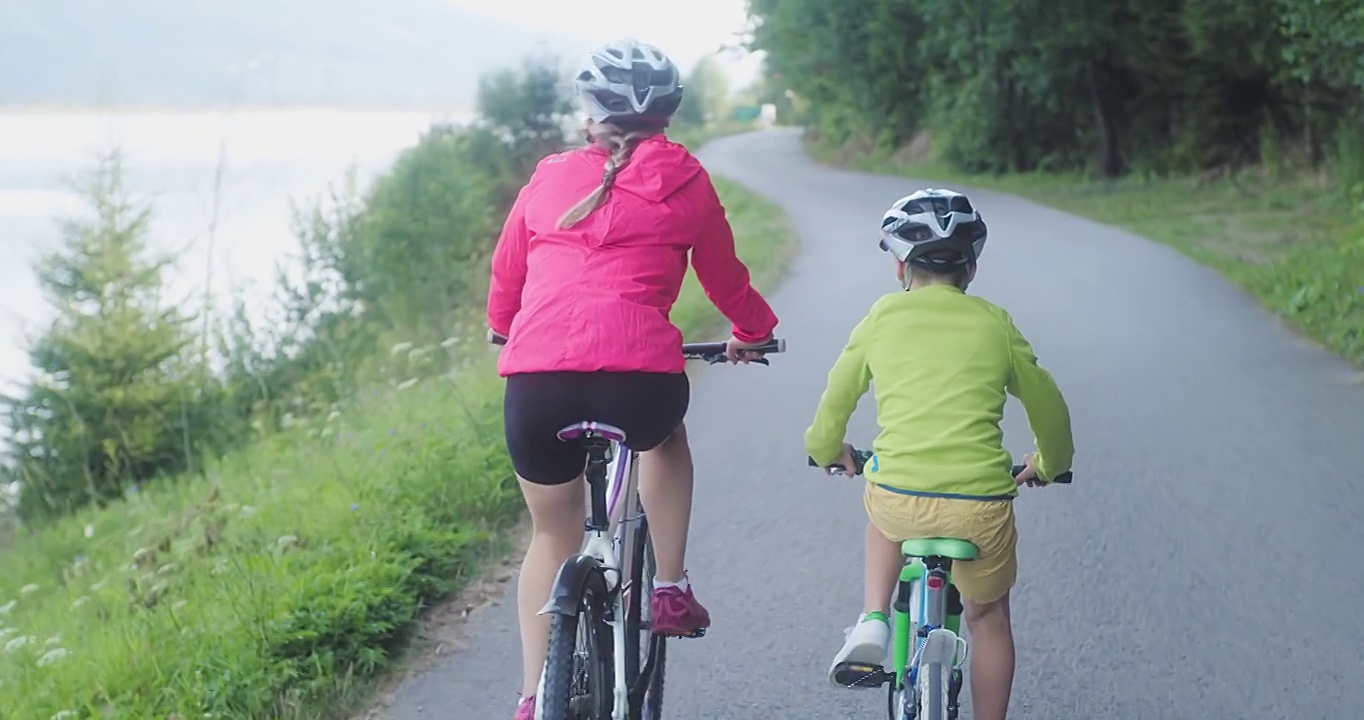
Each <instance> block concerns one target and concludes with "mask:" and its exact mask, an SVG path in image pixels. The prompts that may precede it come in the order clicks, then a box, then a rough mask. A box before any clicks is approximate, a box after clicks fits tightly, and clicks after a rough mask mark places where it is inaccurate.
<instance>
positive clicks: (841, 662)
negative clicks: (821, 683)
mask: <svg viewBox="0 0 1364 720" xmlns="http://www.w3.org/2000/svg"><path fill="white" fill-rule="evenodd" d="M885 661H886V648H885V647H884V646H882V645H877V644H875V643H871V642H867V643H862V644H860V645H854V646H853V647H852V649H851V650H849V651H848V654H847V655H841V654H840V656H839V657H837V658H835V659H834V663H833V665H831V666H829V682H830V683H832V684H834V685H837V686H838V687H841V688H873V687H880V686H881V681H880V677H879V676H880V674H881V672H882V671H883V669H884V666H883V663H885Z"/></svg>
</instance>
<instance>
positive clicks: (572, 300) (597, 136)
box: [488, 40, 777, 720]
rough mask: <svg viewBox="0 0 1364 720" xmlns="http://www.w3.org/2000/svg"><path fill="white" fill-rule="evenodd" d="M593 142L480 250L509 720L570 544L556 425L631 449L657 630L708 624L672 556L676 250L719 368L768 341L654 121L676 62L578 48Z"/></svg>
mask: <svg viewBox="0 0 1364 720" xmlns="http://www.w3.org/2000/svg"><path fill="white" fill-rule="evenodd" d="M574 87H575V90H576V91H577V94H578V96H579V97H580V99H581V101H582V103H583V105H584V108H585V109H586V111H587V115H588V123H587V127H586V133H587V139H588V141H589V145H588V146H587V147H585V148H582V149H578V150H572V151H568V152H564V153H559V154H556V155H552V156H550V157H548V158H545V159H544V160H542V161H541V162H540V163H539V165H538V166H537V167H536V169H535V173H534V174H533V175H532V177H531V179H530V181H529V182H528V183H527V184H526V186H525V187H523V188H522V189H521V192H520V193H519V194H518V196H517V198H516V202H515V204H514V205H513V206H512V210H511V214H510V216H509V217H508V218H507V222H506V225H505V226H504V227H503V230H502V236H501V238H499V240H498V244H497V249H496V250H495V251H494V253H493V259H492V287H491V290H490V291H489V294H488V324H489V326H490V327H491V329H492V330H493V331H494V332H496V333H498V334H500V335H504V336H506V337H507V338H508V342H507V345H506V347H505V348H504V349H503V351H502V356H501V358H500V359H499V361H498V372H499V374H501V375H502V376H504V377H506V379H507V386H506V398H505V417H506V421H505V425H506V427H505V430H506V440H507V450H508V452H509V453H510V455H511V459H512V465H513V467H515V469H516V474H517V476H518V478H519V479H520V485H521V492H522V494H523V495H524V496H525V498H526V505H527V507H528V508H529V510H530V516H531V522H532V525H533V535H532V537H531V542H530V547H529V549H528V550H527V551H526V557H525V560H524V562H523V563H522V566H521V576H520V581H519V583H518V588H517V604H518V608H519V612H520V623H521V653H522V662H523V664H524V666H523V670H524V677H523V679H522V687H521V693H520V697H521V700H520V701H519V702H518V707H517V712H516V718H517V720H528V719H529V718H532V717H534V711H535V698H534V693H535V691H536V686H537V685H538V683H539V680H540V673H541V669H542V667H543V665H544V660H545V654H546V651H547V645H548V643H549V619H548V618H546V617H540V616H538V615H537V613H538V612H539V610H540V608H541V607H542V606H543V605H544V603H545V601H546V599H547V598H548V597H549V591H550V586H551V585H552V583H553V581H554V577H555V574H556V572H557V571H558V568H559V566H560V565H562V564H563V562H564V561H565V560H567V559H568V558H569V557H570V556H571V555H572V554H573V553H575V552H577V551H578V549H579V546H580V544H581V542H582V536H583V521H584V510H583V507H584V503H585V482H584V481H583V469H584V466H585V464H586V454H585V452H584V451H583V450H581V449H579V448H577V447H576V446H573V445H570V444H567V443H563V442H560V441H559V440H558V438H557V437H556V432H557V431H558V430H559V429H560V428H562V427H564V426H565V425H568V424H571V423H574V422H578V421H582V420H596V421H600V422H604V423H609V424H611V425H615V426H617V427H619V428H621V429H622V430H624V431H625V433H626V435H627V437H628V438H629V440H628V442H629V444H630V446H631V447H632V448H633V449H635V450H636V451H639V452H640V466H639V473H640V484H639V492H640V496H641V500H642V502H643V503H644V508H645V511H646V512H648V513H649V531H650V535H651V536H652V538H653V544H654V553H655V557H656V567H657V570H656V579H655V581H654V589H653V593H652V597H651V600H650V607H651V610H652V612H653V616H652V622H653V631H654V632H655V633H657V634H660V635H671V636H679V635H689V634H692V633H693V632H695V631H696V630H698V629H702V628H706V627H708V626H709V624H710V616H709V613H707V612H706V609H705V608H704V607H702V606H701V604H700V603H699V602H697V600H696V597H695V595H694V594H693V592H692V589H691V585H690V583H689V582H688V578H687V573H686V567H685V552H686V545H687V527H688V524H689V522H690V519H691V501H692V461H691V450H690V448H689V447H688V446H687V436H686V432H685V429H684V428H683V425H682V420H683V416H684V415H685V414H686V412H687V405H688V402H689V398H690V388H689V385H688V383H687V376H686V374H685V360H684V359H683V357H682V352H681V345H682V334H681V332H680V331H679V330H678V329H677V328H676V327H675V326H674V325H673V324H672V322H671V321H670V320H669V318H668V314H669V311H670V310H671V308H672V305H673V303H674V302H675V301H676V299H677V294H678V291H679V290H680V289H681V285H682V280H683V278H684V277H685V275H686V271H687V255H688V252H690V254H691V263H692V266H693V267H694V268H695V270H696V276H697V279H698V280H700V281H701V284H702V286H703V287H704V288H705V290H706V295H707V297H709V298H710V300H711V301H712V302H713V303H715V306H716V307H717V308H718V309H719V310H720V311H721V312H722V313H723V314H724V315H725V316H726V317H727V318H729V320H730V321H731V323H732V325H733V337H732V338H731V339H730V340H729V341H728V348H727V355H728V356H729V359H730V361H731V362H735V361H747V360H748V359H751V353H746V352H745V349H747V348H752V347H756V346H758V345H761V344H762V343H764V342H766V341H768V340H770V339H771V338H772V330H773V328H775V327H776V324H777V318H776V316H775V315H774V314H773V312H772V310H771V308H770V307H769V306H768V304H767V302H766V301H765V300H763V298H762V296H760V295H759V294H758V292H757V291H756V290H754V289H753V287H752V286H751V284H750V283H749V274H748V269H747V268H746V267H745V266H744V265H743V263H742V262H740V261H739V259H738V258H737V257H736V256H735V254H734V236H733V233H732V231H731V229H730V227H729V223H728V221H727V220H726V219H725V212H724V208H723V206H721V204H720V200H719V197H718V196H717V195H716V192H715V188H714V186H713V185H712V184H711V181H710V177H709V175H708V174H707V173H706V171H705V170H704V169H702V167H701V164H700V163H699V162H698V161H697V160H696V158H695V157H693V156H692V155H691V153H689V152H688V151H687V150H686V148H684V147H682V146H681V145H678V144H676V143H673V142H670V141H669V140H668V139H667V138H666V137H665V135H664V128H666V127H667V125H668V122H669V121H670V120H671V119H672V116H673V113H675V112H676V111H677V107H678V105H679V103H680V102H681V100H682V86H681V84H680V82H679V80H678V72H677V67H676V65H674V64H673V62H672V61H671V60H670V59H668V57H667V56H666V55H664V54H663V53H662V52H661V51H659V50H658V49H657V48H655V47H653V46H650V45H647V44H644V43H639V42H635V41H632V40H621V41H618V42H613V43H610V44H608V45H606V46H604V47H602V48H600V49H598V50H596V51H594V52H593V53H592V54H591V55H590V59H589V61H588V62H587V64H586V66H585V67H584V68H583V70H582V72H581V73H579V75H578V76H577V77H576V79H575V82H574Z"/></svg>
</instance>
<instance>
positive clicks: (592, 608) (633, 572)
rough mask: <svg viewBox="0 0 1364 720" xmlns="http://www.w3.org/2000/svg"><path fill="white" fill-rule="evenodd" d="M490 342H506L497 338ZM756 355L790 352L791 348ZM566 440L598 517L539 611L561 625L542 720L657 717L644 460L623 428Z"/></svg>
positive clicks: (594, 426) (656, 641)
mask: <svg viewBox="0 0 1364 720" xmlns="http://www.w3.org/2000/svg"><path fill="white" fill-rule="evenodd" d="M488 339H489V342H493V343H496V344H503V343H505V342H506V340H505V339H504V338H502V337H501V336H498V335H495V334H493V333H489V338H488ZM751 351H752V352H757V353H761V354H770V353H780V352H785V351H786V341H785V340H772V341H770V342H768V343H767V344H765V345H762V346H760V347H756V348H751ZM682 353H683V355H684V356H685V357H686V358H687V359H688V360H705V361H707V362H709V363H711V364H716V363H721V362H725V344H724V343H693V344H687V345H683V346H682ZM752 362H756V363H761V364H764V365H766V364H767V360H766V359H763V358H759V359H756V360H753V361H752ZM559 439H560V440H562V441H563V442H573V443H579V444H581V445H582V446H583V448H584V449H585V450H587V472H586V475H587V484H588V491H589V495H590V497H591V511H590V513H589V515H588V518H587V525H586V534H587V537H586V539H585V541H584V543H583V548H582V551H581V552H579V553H578V554H577V555H574V556H573V557H571V558H569V559H568V560H567V561H566V562H565V563H564V564H563V565H562V566H561V567H560V568H559V574H558V576H557V577H556V578H555V580H554V586H553V589H552V590H551V592H550V598H549V602H547V603H546V604H545V607H544V609H542V610H541V611H540V614H541V615H545V614H550V615H553V618H552V623H551V625H550V634H549V654H548V656H547V657H546V659H545V667H544V671H543V672H542V673H541V675H540V685H539V688H538V690H537V691H536V698H537V700H536V707H535V720H659V718H660V717H661V714H662V712H663V675H664V667H665V664H666V658H667V655H666V645H665V641H664V638H663V637H661V636H658V635H654V634H653V632H652V630H651V623H650V620H651V618H650V617H649V591H650V589H651V588H652V587H653V579H654V556H653V543H652V542H651V541H650V539H649V522H648V518H647V517H646V516H645V514H644V508H643V506H642V505H641V504H640V501H639V494H638V487H639V475H638V460H639V454H638V453H637V452H635V451H634V450H631V449H630V447H629V440H628V438H626V436H625V433H624V432H623V431H622V430H620V429H619V428H616V427H612V426H611V425H607V424H604V423H600V422H595V421H593V420H590V419H585V420H584V421H582V422H579V423H575V424H573V425H569V426H568V427H565V428H563V429H562V430H560V431H559ZM627 508H628V509H629V512H627ZM704 634H705V632H704V631H699V632H697V633H696V634H695V635H692V636H691V637H701V636H702V635H704ZM617 649H619V650H620V652H616V650H617Z"/></svg>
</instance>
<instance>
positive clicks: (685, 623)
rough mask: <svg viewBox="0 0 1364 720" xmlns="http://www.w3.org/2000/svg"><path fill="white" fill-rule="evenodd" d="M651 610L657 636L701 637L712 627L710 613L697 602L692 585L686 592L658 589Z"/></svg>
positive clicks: (674, 589)
mask: <svg viewBox="0 0 1364 720" xmlns="http://www.w3.org/2000/svg"><path fill="white" fill-rule="evenodd" d="M649 609H650V611H651V613H652V616H653V632H654V634H655V635H666V636H671V637H700V636H701V635H704V634H705V630H706V628H708V627H710V613H709V612H706V609H705V608H704V607H702V606H701V603H699V602H697V601H696V595H694V594H693V593H692V589H691V585H690V584H688V586H687V589H686V591H685V592H684V591H682V590H679V589H677V588H675V587H663V588H656V589H655V590H654V592H653V596H652V597H651V598H650V599H649Z"/></svg>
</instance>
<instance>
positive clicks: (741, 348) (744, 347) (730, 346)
mask: <svg viewBox="0 0 1364 720" xmlns="http://www.w3.org/2000/svg"><path fill="white" fill-rule="evenodd" d="M769 342H772V338H770V337H769V338H767V339H765V340H759V341H758V342H751V343H749V342H744V341H743V340H740V339H739V338H736V337H730V338H729V339H728V340H726V341H725V357H726V358H728V359H729V361H730V362H732V363H743V364H745V365H747V364H748V363H749V362H750V361H753V360H757V359H758V358H760V357H762V353H756V352H753V351H752V350H749V348H755V347H762V346H763V345H766V344H767V343H769Z"/></svg>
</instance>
